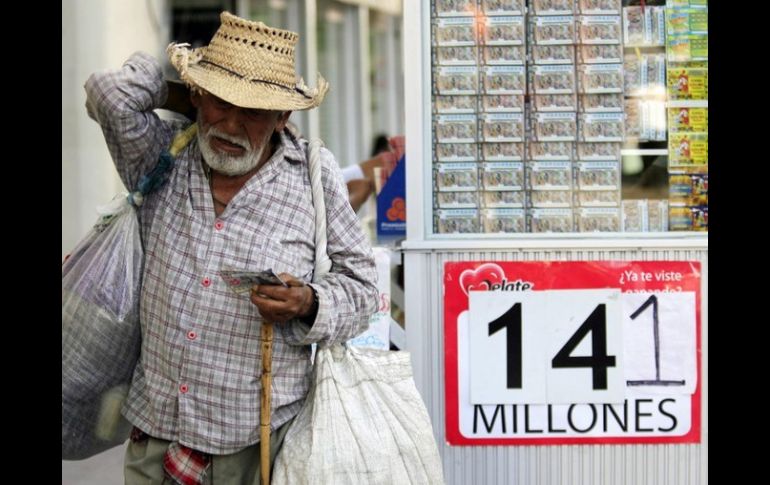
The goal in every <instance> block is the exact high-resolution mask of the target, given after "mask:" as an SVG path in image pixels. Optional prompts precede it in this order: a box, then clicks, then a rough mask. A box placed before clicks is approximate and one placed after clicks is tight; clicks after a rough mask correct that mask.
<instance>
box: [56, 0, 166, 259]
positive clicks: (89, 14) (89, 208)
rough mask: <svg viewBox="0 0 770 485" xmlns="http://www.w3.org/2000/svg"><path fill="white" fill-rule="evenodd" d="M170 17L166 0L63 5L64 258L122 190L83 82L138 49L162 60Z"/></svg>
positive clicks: (81, 0)
mask: <svg viewBox="0 0 770 485" xmlns="http://www.w3.org/2000/svg"><path fill="white" fill-rule="evenodd" d="M168 17H169V10H168V5H167V2H166V0H147V1H133V2H126V1H122V0H69V1H66V2H63V3H62V85H61V97H62V156H61V159H62V257H64V255H65V254H67V253H68V252H69V251H70V250H71V249H72V248H73V247H74V245H75V244H76V243H77V242H78V240H80V239H81V238H82V237H83V235H84V234H85V233H86V232H87V231H88V229H89V228H90V226H91V225H92V224H93V223H94V221H95V220H96V212H95V211H94V208H95V207H96V206H97V205H99V204H103V203H104V202H107V201H109V200H110V199H111V198H112V196H113V195H115V193H117V192H118V191H120V190H124V189H123V186H122V184H121V182H120V180H119V179H118V176H117V173H116V172H115V169H114V168H113V166H112V163H111V161H110V155H109V152H108V151H107V146H106V144H105V143H104V138H103V137H102V133H101V130H100V129H99V127H98V125H97V124H96V123H95V122H94V121H92V120H91V119H90V118H88V116H87V115H86V111H85V91H84V90H83V84H84V83H85V80H86V79H87V78H88V75H89V74H90V73H92V72H94V71H96V70H100V69H106V68H117V67H120V65H121V64H122V63H123V61H124V60H125V59H126V58H127V57H128V56H129V55H130V54H131V53H132V52H134V51H136V50H144V51H147V52H149V53H151V54H153V55H155V56H159V57H160V56H162V55H163V53H164V50H165V46H166V44H167V43H168V38H169V25H170V22H169V19H168Z"/></svg>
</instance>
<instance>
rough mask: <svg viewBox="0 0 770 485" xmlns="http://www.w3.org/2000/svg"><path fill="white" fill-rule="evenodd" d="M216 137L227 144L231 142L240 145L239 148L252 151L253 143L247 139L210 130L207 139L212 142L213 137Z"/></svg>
mask: <svg viewBox="0 0 770 485" xmlns="http://www.w3.org/2000/svg"><path fill="white" fill-rule="evenodd" d="M212 136H215V137H217V138H221V139H223V140H225V141H227V142H230V143H232V144H234V145H238V146H239V147H241V148H243V149H244V150H246V151H249V150H251V143H250V142H249V140H248V139H246V138H241V137H239V136H232V135H228V134H227V133H223V132H221V131H219V130H218V129H216V128H213V127H212V128H209V132H208V133H206V139H207V140H211V137H212Z"/></svg>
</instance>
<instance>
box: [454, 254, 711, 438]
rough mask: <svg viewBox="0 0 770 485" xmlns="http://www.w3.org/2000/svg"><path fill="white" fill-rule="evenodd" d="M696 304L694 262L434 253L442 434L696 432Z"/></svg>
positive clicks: (618, 435)
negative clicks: (471, 257)
mask: <svg viewBox="0 0 770 485" xmlns="http://www.w3.org/2000/svg"><path fill="white" fill-rule="evenodd" d="M481 292H483V293H481ZM471 295H473V296H471ZM700 309H701V278H700V263H698V262H687V261H651V262H648V261H595V262H594V261H591V262H589V261H584V262H505V261H498V262H484V261H476V262H457V263H446V264H445V266H444V330H445V334H444V353H445V356H444V357H445V379H446V381H445V389H446V436H447V440H448V442H449V444H450V445H548V444H553V445H560V444H620V443H661V444H662V443H698V442H700V423H701V405H700V403H701V382H700V377H701V359H700V348H701V342H700V338H701V337H700V335H701V317H700V313H701V312H700ZM571 399H573V400H571Z"/></svg>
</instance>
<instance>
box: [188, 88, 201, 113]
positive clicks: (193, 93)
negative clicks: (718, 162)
mask: <svg viewBox="0 0 770 485" xmlns="http://www.w3.org/2000/svg"><path fill="white" fill-rule="evenodd" d="M190 102H191V103H192V105H193V106H194V107H195V109H199V108H200V107H201V94H200V93H199V92H198V91H197V90H195V89H191V90H190Z"/></svg>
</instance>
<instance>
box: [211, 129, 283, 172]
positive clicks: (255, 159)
mask: <svg viewBox="0 0 770 485" xmlns="http://www.w3.org/2000/svg"><path fill="white" fill-rule="evenodd" d="M198 126H201V123H200V120H199V123H198ZM212 136H216V137H218V138H222V139H223V140H227V141H228V142H230V143H234V144H236V145H238V146H240V147H241V148H243V149H244V150H245V151H246V153H244V154H243V155H241V156H238V157H237V156H234V155H230V154H227V153H219V152H217V151H216V150H214V149H213V148H211V145H210V144H209V141H210V140H211V137H212ZM198 146H200V149H201V153H202V154H203V160H204V161H205V162H206V164H208V166H209V167H211V169H212V170H214V171H216V172H220V173H223V174H225V175H228V176H231V177H235V176H238V175H243V174H245V173H246V172H248V171H250V170H252V169H254V167H256V166H257V164H259V161H260V160H261V159H262V154H263V153H264V152H265V149H266V148H267V146H268V139H266V140H265V141H264V142H263V143H262V144H261V145H260V147H259V148H257V149H256V150H254V149H252V148H251V143H250V142H249V140H248V139H247V138H243V137H235V136H231V135H228V134H226V133H222V132H221V131H219V130H217V129H216V128H214V127H209V128H208V130H205V133H204V130H200V129H199V130H198Z"/></svg>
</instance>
